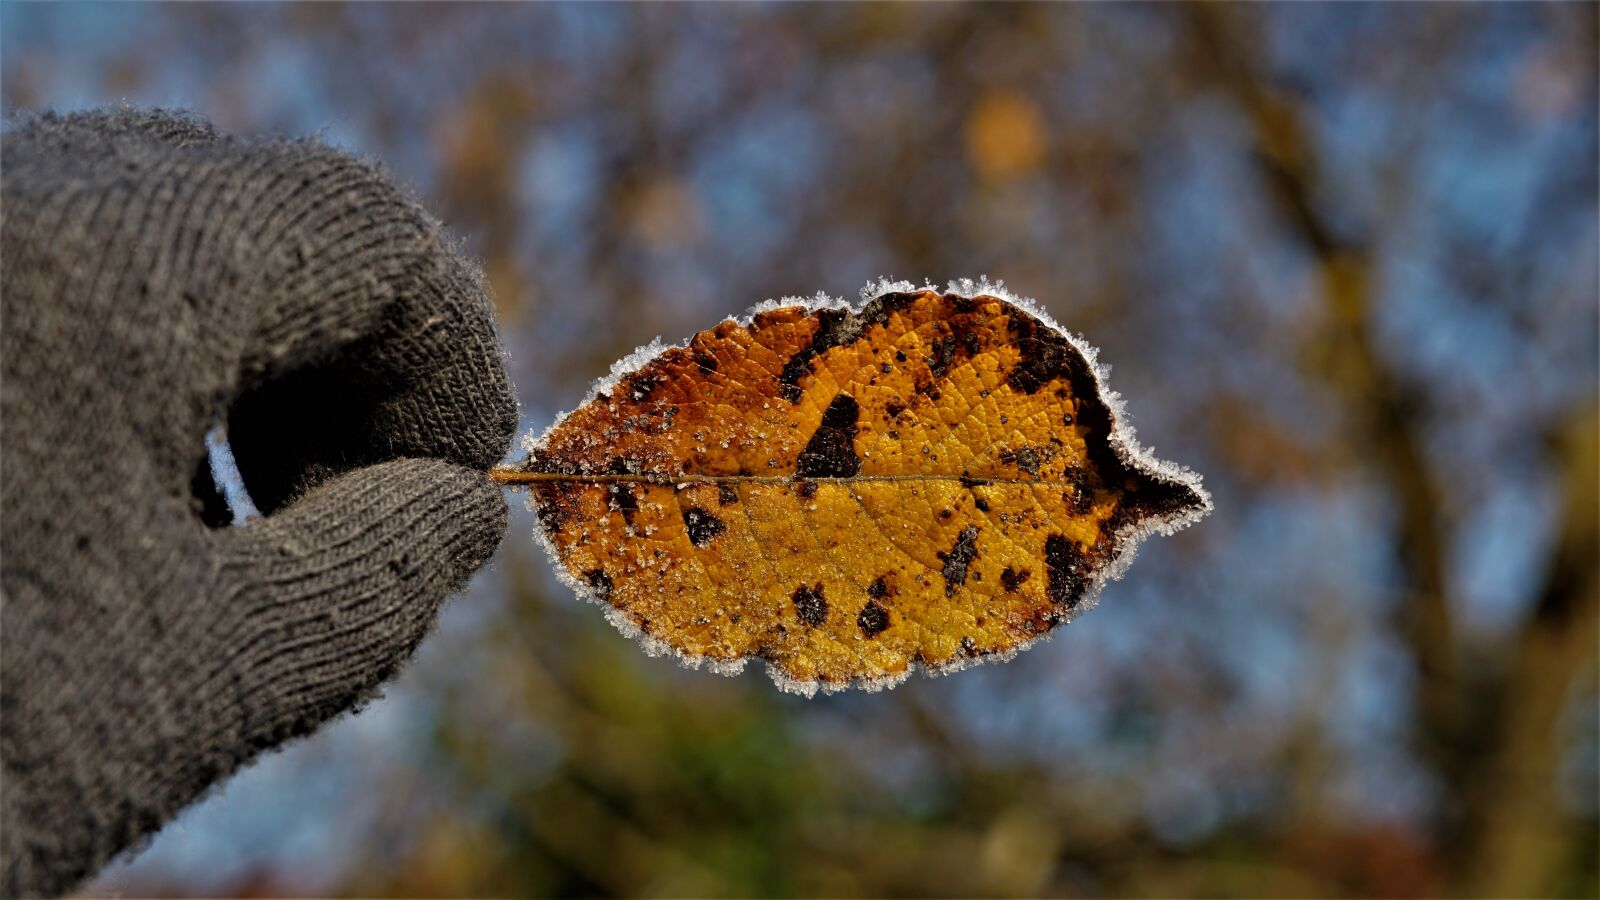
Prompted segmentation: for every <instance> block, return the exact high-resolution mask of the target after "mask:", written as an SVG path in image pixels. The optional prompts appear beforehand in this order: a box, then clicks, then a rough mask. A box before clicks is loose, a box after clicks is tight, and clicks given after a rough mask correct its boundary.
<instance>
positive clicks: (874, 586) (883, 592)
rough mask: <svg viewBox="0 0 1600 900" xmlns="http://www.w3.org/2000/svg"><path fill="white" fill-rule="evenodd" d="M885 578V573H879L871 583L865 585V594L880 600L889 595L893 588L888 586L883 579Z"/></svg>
mask: <svg viewBox="0 0 1600 900" xmlns="http://www.w3.org/2000/svg"><path fill="white" fill-rule="evenodd" d="M886 578H888V576H887V575H879V576H878V577H877V578H876V579H874V580H873V582H872V583H871V584H869V585H867V596H868V597H871V598H872V599H874V600H882V599H883V598H885V597H887V596H889V594H890V592H891V591H892V590H893V589H892V588H890V587H889V582H888V581H886V580H885V579H886Z"/></svg>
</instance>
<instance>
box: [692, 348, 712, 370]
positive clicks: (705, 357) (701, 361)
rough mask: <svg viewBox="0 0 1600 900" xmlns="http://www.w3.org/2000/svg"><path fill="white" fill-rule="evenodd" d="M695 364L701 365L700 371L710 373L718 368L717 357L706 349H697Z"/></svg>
mask: <svg viewBox="0 0 1600 900" xmlns="http://www.w3.org/2000/svg"><path fill="white" fill-rule="evenodd" d="M694 364H695V365H696V366H699V367H700V371H702V372H704V373H706V374H707V375H709V374H711V373H712V372H715V371H716V370H717V357H716V356H715V355H713V354H711V353H707V352H706V351H704V350H696V351H695V354H694Z"/></svg>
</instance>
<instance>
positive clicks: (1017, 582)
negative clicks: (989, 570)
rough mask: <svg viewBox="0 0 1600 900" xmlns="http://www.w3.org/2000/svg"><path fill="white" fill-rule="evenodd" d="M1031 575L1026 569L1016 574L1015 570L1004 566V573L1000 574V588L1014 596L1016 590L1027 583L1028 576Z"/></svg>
mask: <svg viewBox="0 0 1600 900" xmlns="http://www.w3.org/2000/svg"><path fill="white" fill-rule="evenodd" d="M1032 574H1033V573H1032V572H1029V571H1028V570H1027V569H1023V570H1022V571H1021V572H1018V571H1017V570H1016V569H1013V568H1011V567H1010V566H1006V569H1005V571H1004V572H1001V573H1000V586H1001V587H1003V588H1005V589H1006V593H1008V594H1015V593H1016V592H1017V588H1020V587H1022V583H1023V582H1024V581H1027V580H1028V576H1029V575H1032Z"/></svg>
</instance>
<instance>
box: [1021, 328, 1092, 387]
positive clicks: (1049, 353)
mask: <svg viewBox="0 0 1600 900" xmlns="http://www.w3.org/2000/svg"><path fill="white" fill-rule="evenodd" d="M1011 339H1012V341H1013V342H1014V343H1015V344H1016V347H1017V349H1018V350H1019V351H1020V352H1021V354H1022V358H1021V359H1020V360H1018V361H1017V365H1016V367H1015V368H1013V369H1012V370H1011V373H1010V374H1009V375H1007V376H1006V382H1007V383H1008V384H1010V385H1011V387H1012V388H1013V389H1015V390H1019V391H1021V392H1023V393H1024V394H1034V393H1038V391H1039V389H1040V388H1042V387H1044V386H1045V385H1047V384H1049V383H1050V382H1052V381H1054V380H1055V379H1057V378H1070V377H1071V376H1072V375H1073V370H1074V368H1075V367H1076V368H1081V369H1084V370H1087V369H1088V366H1087V365H1083V364H1082V363H1081V361H1080V359H1079V355H1078V351H1077V350H1076V349H1075V348H1073V346H1072V344H1071V343H1070V342H1069V341H1068V340H1067V339H1066V337H1064V336H1063V335H1061V334H1059V333H1058V332H1056V330H1055V329H1053V328H1051V327H1050V326H1048V325H1046V324H1044V323H1043V322H1041V321H1039V320H1038V319H1035V318H1033V317H1032V316H1029V315H1024V314H1020V313H1013V314H1012V315H1011Z"/></svg>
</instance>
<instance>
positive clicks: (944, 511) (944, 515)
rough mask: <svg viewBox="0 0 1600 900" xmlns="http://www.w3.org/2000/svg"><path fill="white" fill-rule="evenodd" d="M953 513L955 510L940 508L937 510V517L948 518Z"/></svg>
mask: <svg viewBox="0 0 1600 900" xmlns="http://www.w3.org/2000/svg"><path fill="white" fill-rule="evenodd" d="M953 515H955V510H950V509H941V510H939V518H941V519H948V518H950V517H951V516H953Z"/></svg>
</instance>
